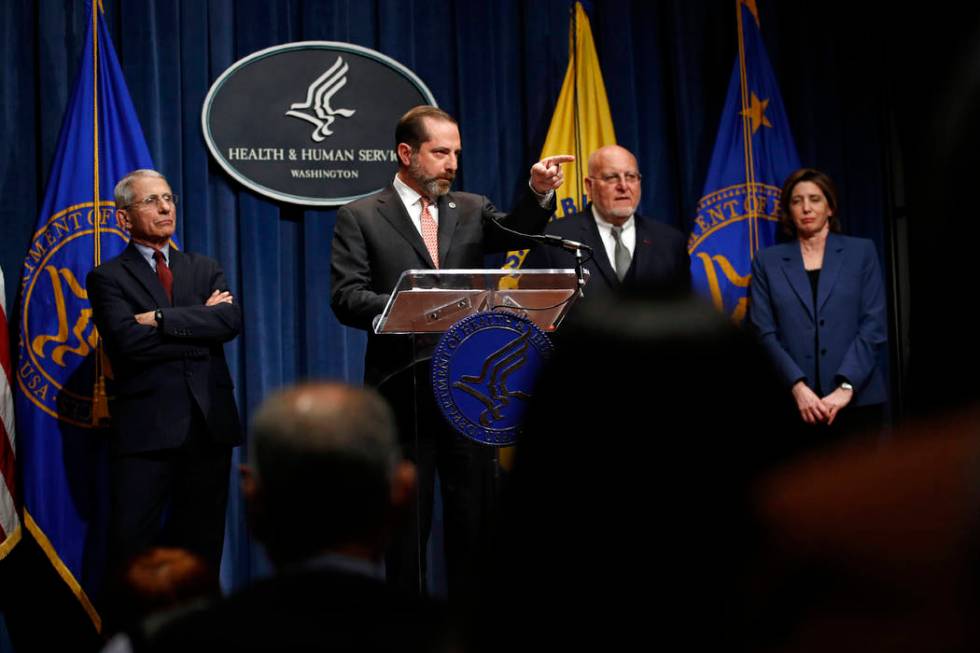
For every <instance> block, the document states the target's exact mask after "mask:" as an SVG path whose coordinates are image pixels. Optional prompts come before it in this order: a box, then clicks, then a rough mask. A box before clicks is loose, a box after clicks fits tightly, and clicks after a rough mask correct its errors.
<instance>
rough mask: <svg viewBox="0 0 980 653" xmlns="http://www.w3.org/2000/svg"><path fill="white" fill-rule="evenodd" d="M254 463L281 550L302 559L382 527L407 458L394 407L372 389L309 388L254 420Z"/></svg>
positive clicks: (279, 397)
mask: <svg viewBox="0 0 980 653" xmlns="http://www.w3.org/2000/svg"><path fill="white" fill-rule="evenodd" d="M250 452H251V456H250V457H251V462H252V465H253V467H254V469H255V473H256V476H257V479H258V482H259V484H260V486H261V488H262V491H263V495H264V497H265V500H266V506H265V509H266V511H267V516H268V518H269V519H270V521H271V524H270V525H271V526H272V527H273V528H272V532H271V533H269V534H268V536H270V537H272V538H273V540H274V541H272V542H270V541H267V542H266V545H267V546H269V547H270V548H272V547H275V548H276V549H277V552H278V553H280V554H285V555H289V556H293V557H295V555H296V554H302V553H304V551H303V550H302V549H316V548H321V547H323V546H329V545H332V544H336V543H338V542H346V541H351V540H356V539H357V538H359V537H362V536H366V535H370V534H371V533H374V532H376V531H377V530H378V529H380V528H382V527H383V526H384V523H385V519H386V515H387V511H388V508H389V501H390V492H391V481H392V476H393V474H394V471H395V468H396V466H397V464H398V461H399V460H400V458H401V455H400V451H399V447H398V438H397V434H396V428H395V419H394V415H393V413H392V411H391V408H390V407H389V406H388V404H387V403H386V402H385V400H384V399H382V398H381V396H380V395H379V394H377V393H376V392H375V391H373V390H370V389H364V388H355V387H352V386H348V385H345V384H342V383H309V384H303V385H298V386H294V387H291V388H287V389H285V390H281V391H279V392H276V393H274V394H272V395H270V396H269V397H268V398H267V399H266V400H265V401H264V402H262V405H261V406H260V407H259V409H258V412H257V413H256V414H255V417H254V418H253V419H252V441H251V448H250Z"/></svg>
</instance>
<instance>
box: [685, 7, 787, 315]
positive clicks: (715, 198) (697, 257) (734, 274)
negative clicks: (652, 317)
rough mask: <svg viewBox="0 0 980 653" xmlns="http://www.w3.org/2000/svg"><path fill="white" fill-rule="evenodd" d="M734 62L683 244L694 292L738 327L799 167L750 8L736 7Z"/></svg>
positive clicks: (755, 14) (756, 18)
mask: <svg viewBox="0 0 980 653" xmlns="http://www.w3.org/2000/svg"><path fill="white" fill-rule="evenodd" d="M736 10H737V13H738V57H737V58H736V60H735V69H734V70H733V71H732V78H731V82H730V84H729V86H728V95H727V97H726V100H725V108H724V111H723V112H722V117H721V125H720V126H719V128H718V137H717V139H716V140H715V149H714V153H713V154H712V157H711V165H710V167H709V169H708V177H707V179H706V181H705V184H704V193H703V196H702V197H701V199H700V200H699V201H698V206H697V215H696V216H695V218H694V226H693V228H692V230H691V236H690V239H689V240H688V252H689V253H690V254H691V276H692V280H693V284H694V288H695V290H697V291H698V292H700V293H701V294H703V295H705V296H708V297H710V298H711V300H712V302H713V303H714V305H715V307H716V308H718V310H721V311H723V312H724V313H725V314H727V315H729V316H731V317H732V319H733V320H734V321H736V322H741V321H742V319H743V318H744V317H745V313H746V310H747V309H748V296H747V295H748V290H749V280H750V278H751V271H752V258H753V257H754V256H755V253H756V252H757V251H759V250H760V249H763V248H765V247H768V246H769V245H772V244H773V243H774V242H775V239H776V232H777V229H778V226H779V192H780V188H781V186H782V183H783V180H784V179H786V177H788V176H789V174H790V173H791V172H793V171H794V170H796V169H797V168H799V167H800V162H799V156H798V155H797V153H796V146H795V145H794V144H793V136H792V134H791V133H790V130H789V121H788V120H787V119H786V111H785V110H784V109H783V101H782V98H781V97H780V95H779V87H778V85H777V84H776V77H775V75H773V72H772V66H770V64H769V57H768V56H767V55H766V48H765V44H764V43H763V42H762V33H761V32H760V29H759V12H758V10H757V9H756V5H755V0H737V1H736Z"/></svg>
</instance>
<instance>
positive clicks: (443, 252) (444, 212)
mask: <svg viewBox="0 0 980 653" xmlns="http://www.w3.org/2000/svg"><path fill="white" fill-rule="evenodd" d="M458 222H459V211H458V209H457V207H456V202H454V201H453V199H452V196H451V195H443V196H442V197H440V198H439V267H445V262H446V259H447V258H448V257H449V247H450V246H451V245H452V242H453V233H454V232H455V231H456V224H457V223H458Z"/></svg>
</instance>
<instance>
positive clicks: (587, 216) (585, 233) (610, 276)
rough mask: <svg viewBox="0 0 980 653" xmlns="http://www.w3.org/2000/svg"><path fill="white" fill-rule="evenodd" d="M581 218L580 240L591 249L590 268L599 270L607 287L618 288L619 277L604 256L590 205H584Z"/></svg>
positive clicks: (600, 237) (602, 245) (603, 244)
mask: <svg viewBox="0 0 980 653" xmlns="http://www.w3.org/2000/svg"><path fill="white" fill-rule="evenodd" d="M582 218H583V220H582V223H581V229H582V235H581V240H582V242H583V243H585V244H586V245H589V246H590V247H592V267H594V268H595V269H598V270H599V274H601V275H602V277H603V279H605V281H606V285H607V286H609V287H610V288H618V287H619V277H617V276H616V271H615V270H613V267H612V264H611V263H610V262H609V256H608V255H607V254H606V245H605V243H603V242H602V236H600V235H599V227H598V226H597V225H596V223H595V216H593V215H592V205H591V204H588V205H586V207H585V211H583V214H582Z"/></svg>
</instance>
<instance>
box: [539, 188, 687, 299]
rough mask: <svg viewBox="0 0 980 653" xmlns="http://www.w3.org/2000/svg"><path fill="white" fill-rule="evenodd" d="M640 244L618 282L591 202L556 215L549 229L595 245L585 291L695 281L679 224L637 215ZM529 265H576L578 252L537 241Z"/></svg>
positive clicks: (597, 292) (594, 292)
mask: <svg viewBox="0 0 980 653" xmlns="http://www.w3.org/2000/svg"><path fill="white" fill-rule="evenodd" d="M633 219H634V221H635V224H636V247H635V248H634V252H633V258H632V260H631V261H630V268H629V270H628V271H627V273H626V277H625V278H624V279H623V281H622V283H620V281H619V279H618V278H617V277H616V272H615V271H614V270H613V266H612V264H611V263H610V262H609V257H608V256H607V255H606V248H605V246H604V245H603V244H602V238H601V237H600V236H599V227H597V226H596V223H595V218H593V217H592V205H591V204H589V205H588V206H586V207H585V210H584V211H582V212H580V213H576V214H574V215H571V216H568V217H567V218H562V219H557V220H552V221H551V222H550V223H549V224H548V226H547V228H546V229H545V233H547V234H552V235H555V236H560V237H562V238H567V239H569V240H575V241H578V242H580V243H582V244H584V245H588V246H589V247H591V248H592V252H593V257H592V260H591V261H589V262H588V263H586V264H585V267H586V268H587V269H588V270H589V274H590V277H589V283H588V285H586V287H585V294H586V296H587V297H591V296H600V295H605V294H608V293H611V292H613V291H615V290H617V289H619V288H620V287H621V286H626V287H641V288H649V287H657V288H670V289H681V290H687V289H689V288H690V286H691V262H690V258H689V257H688V255H687V239H686V238H685V237H684V234H682V233H681V232H680V231H678V230H677V229H674V228H673V227H669V226H667V225H665V224H662V223H660V222H657V221H655V220H651V219H649V218H644V217H642V216H639V215H634V216H633ZM523 267H525V268H528V269H538V268H542V269H548V268H574V267H575V256H574V255H573V254H572V253H571V252H569V251H567V250H564V249H559V248H557V247H545V246H541V245H538V246H536V247H535V248H534V249H533V250H531V253H530V254H528V256H527V260H526V261H525V262H524V266H523Z"/></svg>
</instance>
